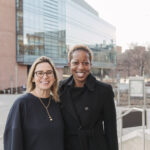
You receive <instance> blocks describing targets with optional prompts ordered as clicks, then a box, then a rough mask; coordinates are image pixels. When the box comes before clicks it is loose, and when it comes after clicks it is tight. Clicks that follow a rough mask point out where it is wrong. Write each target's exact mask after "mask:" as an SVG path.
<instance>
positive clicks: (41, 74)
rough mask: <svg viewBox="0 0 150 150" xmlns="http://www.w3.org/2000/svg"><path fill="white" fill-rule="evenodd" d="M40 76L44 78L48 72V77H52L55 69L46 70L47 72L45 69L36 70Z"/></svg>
mask: <svg viewBox="0 0 150 150" xmlns="http://www.w3.org/2000/svg"><path fill="white" fill-rule="evenodd" d="M34 73H35V74H36V75H37V77H38V78H43V76H44V74H46V76H47V77H51V76H52V75H53V71H52V70H49V71H46V72H43V71H36V72H34Z"/></svg>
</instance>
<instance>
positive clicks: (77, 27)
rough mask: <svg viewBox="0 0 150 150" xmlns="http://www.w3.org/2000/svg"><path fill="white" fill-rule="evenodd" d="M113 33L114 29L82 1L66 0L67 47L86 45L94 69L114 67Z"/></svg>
mask: <svg viewBox="0 0 150 150" xmlns="http://www.w3.org/2000/svg"><path fill="white" fill-rule="evenodd" d="M115 32H116V29H115V27H113V26H112V25H111V24H109V23H108V22H106V21H104V20H103V19H101V18H100V17H99V16H98V13H97V12H96V11H95V10H94V9H93V8H91V7H90V6H89V5H88V4H87V3H86V2H85V1H84V0H67V3H66V43H67V47H70V46H72V45H74V44H79V43H81V44H85V45H88V46H89V47H90V48H91V49H92V51H93V54H94V62H93V65H94V67H98V68H112V67H114V65H115V52H114V47H115Z"/></svg>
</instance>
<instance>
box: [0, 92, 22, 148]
mask: <svg viewBox="0 0 150 150" xmlns="http://www.w3.org/2000/svg"><path fill="white" fill-rule="evenodd" d="M18 96H20V95H0V150H3V137H2V136H3V132H4V128H5V123H6V119H7V115H8V112H9V110H10V107H11V105H12V104H13V102H14V101H15V99H16V98H17V97H18Z"/></svg>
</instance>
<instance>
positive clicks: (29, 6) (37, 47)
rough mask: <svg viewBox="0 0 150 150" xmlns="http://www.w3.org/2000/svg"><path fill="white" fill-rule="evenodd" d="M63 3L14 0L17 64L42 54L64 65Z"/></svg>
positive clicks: (52, 0) (63, 0)
mask: <svg viewBox="0 0 150 150" xmlns="http://www.w3.org/2000/svg"><path fill="white" fill-rule="evenodd" d="M65 6H66V5H65V0H16V18H17V19H16V22H17V25H16V31H17V36H16V37H17V39H16V41H17V43H16V45H17V62H18V63H21V64H27V65H31V64H32V62H33V61H34V60H35V59H36V58H37V57H39V56H41V55H46V56H48V57H50V58H51V59H52V60H53V61H54V62H55V63H56V64H58V65H60V64H61V65H63V64H64V65H65V64H66V34H65V32H66V29H65V23H66V21H65V18H66V17H65Z"/></svg>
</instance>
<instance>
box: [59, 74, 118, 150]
mask: <svg viewBox="0 0 150 150" xmlns="http://www.w3.org/2000/svg"><path fill="white" fill-rule="evenodd" d="M73 82H74V81H73V77H72V76H71V77H70V78H68V79H66V80H64V81H62V82H61V83H60V88H59V95H60V100H61V102H62V107H61V108H62V114H63V117H64V121H65V150H118V139H117V126H116V110H115V105H114V100H113V97H114V94H113V91H112V88H111V86H110V85H108V84H105V83H102V82H99V81H97V80H96V79H95V77H94V76H92V75H91V74H90V75H89V76H88V78H87V80H86V83H85V90H84V92H83V94H82V96H81V97H80V98H79V99H80V101H78V102H77V103H76V101H74V102H73V98H72V94H71V90H72V88H73ZM75 106H76V107H75Z"/></svg>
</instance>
